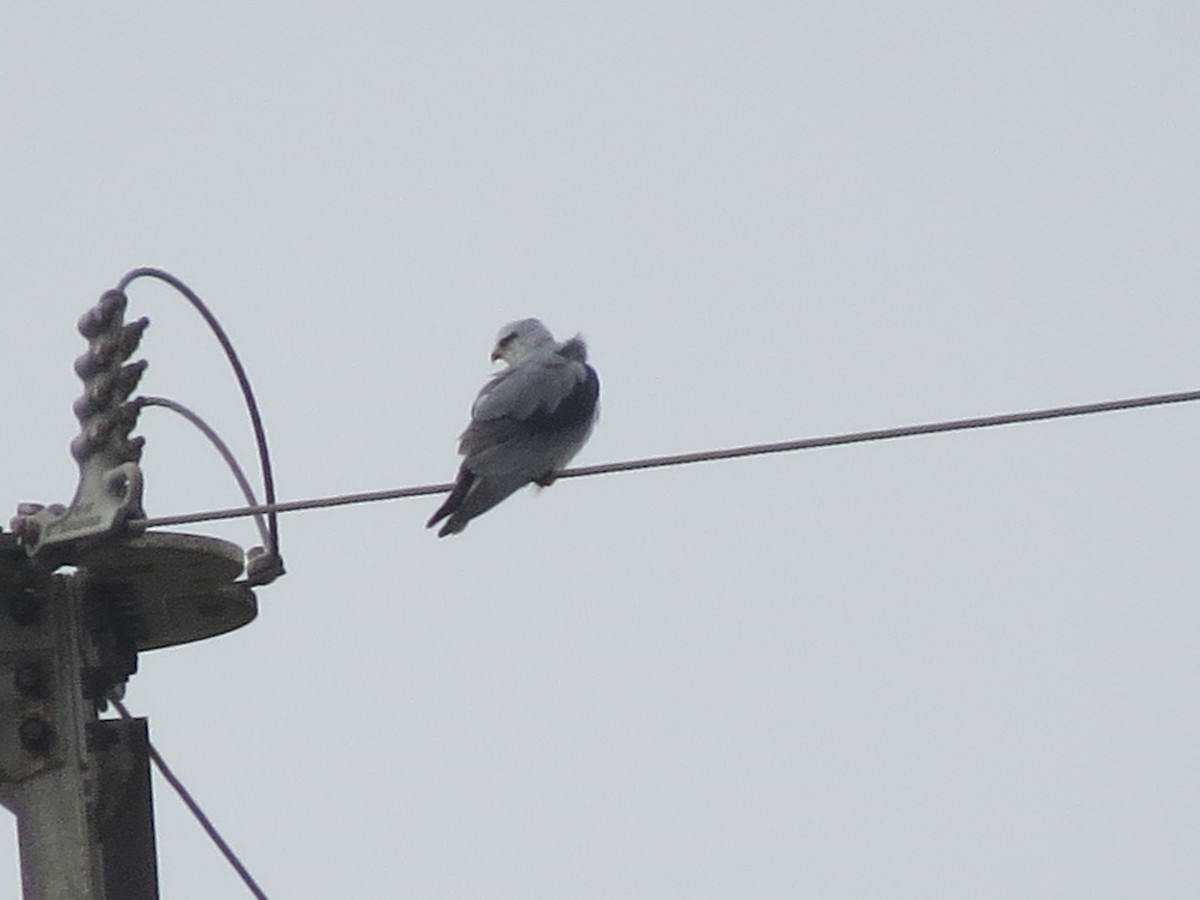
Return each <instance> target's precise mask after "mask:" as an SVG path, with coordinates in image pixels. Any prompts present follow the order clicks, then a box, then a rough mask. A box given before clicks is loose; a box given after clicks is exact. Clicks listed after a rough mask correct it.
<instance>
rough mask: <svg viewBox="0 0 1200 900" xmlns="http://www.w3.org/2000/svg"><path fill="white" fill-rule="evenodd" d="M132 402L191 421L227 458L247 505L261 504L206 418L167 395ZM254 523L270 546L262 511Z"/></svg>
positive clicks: (225, 445)
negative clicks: (166, 411) (161, 409)
mask: <svg viewBox="0 0 1200 900" xmlns="http://www.w3.org/2000/svg"><path fill="white" fill-rule="evenodd" d="M132 404H133V406H134V407H136V408H138V409H140V408H142V407H145V406H158V407H162V408H163V409H169V410H171V412H174V413H178V414H179V415H181V416H183V418H185V419H187V420H188V421H189V422H191V423H192V424H193V425H194V426H196V428H197V429H199V430H200V433H201V434H203V435H204V436H205V437H206V438H208V440H209V442H210V443H211V444H212V445H213V446H214V447H215V448H216V449H217V452H218V453H220V454H221V458H222V459H223V460H225V465H227V466H228V467H229V470H230V471H231V472H232V473H233V478H234V480H235V481H236V482H237V483H238V487H239V488H241V491H242V496H243V497H245V498H246V503H247V505H249V506H251V507H255V506H258V505H259V503H258V498H256V497H255V496H254V488H252V487H250V482H249V481H248V480H247V479H246V473H245V472H243V471H242V467H241V466H240V465H239V464H238V461H237V457H235V456H234V455H233V452H232V451H231V450H230V449H229V446H228V445H227V444H226V443H225V442H224V441H223V440H221V436H220V435H219V434H217V432H216V431H215V430H213V428H212V426H210V425H209V424H208V423H207V422H205V421H204V419H202V418H200V416H198V415H197V414H196V413H194V412H192V411H191V410H190V409H188V407H186V406H184V405H183V404H182V403H177V402H176V401H174V400H171V399H169V398H167V397H137V398H135V399H134V400H133V401H132ZM254 524H255V525H256V526H257V528H258V536H259V538H260V539H261V540H262V542H263V546H265V547H269V546H270V545H271V538H270V536H269V534H268V532H267V525H266V522H265V521H264V520H263V515H262V513H256V514H254Z"/></svg>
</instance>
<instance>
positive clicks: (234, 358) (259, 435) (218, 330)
mask: <svg viewBox="0 0 1200 900" xmlns="http://www.w3.org/2000/svg"><path fill="white" fill-rule="evenodd" d="M139 278H156V279H158V280H159V281H162V282H164V283H166V284H169V285H170V286H171V287H173V288H175V290H177V291H179V293H180V294H182V295H183V296H184V298H186V299H187V301H188V302H189V303H191V304H192V306H193V307H195V309H196V311H197V312H198V313H200V315H201V316H202V317H203V318H204V321H205V322H207V323H208V327H209V328H210V329H212V332H213V334H214V335H215V336H216V338H217V341H218V342H219V343H220V344H221V348H222V349H223V350H224V351H225V356H226V357H227V358H228V360H229V364H230V366H232V367H233V372H234V375H235V376H236V377H237V380H238V385H239V387H240V388H241V390H242V397H243V398H244V400H245V403H246V410H247V412H248V413H249V414H250V424H251V425H252V427H253V428H254V440H255V442H256V443H257V445H258V459H259V464H260V466H261V468H262V479H263V494H264V496H265V498H266V501H267V502H266V506H267V507H268V508H267V509H266V510H265V512H266V516H267V524H268V530H269V532H270V541H269V542H268V543H267V546H266V550H267V552H268V553H269V554H271V555H272V556H274V557H275V558H276V561H277V566H278V570H279V572H280V573H282V570H283V565H282V558H281V557H280V555H279V521H278V518H277V516H276V514H275V511H274V510H273V509H270V508H269V507H270V506H272V505H273V504H274V503H275V475H274V473H273V471H272V469H271V453H270V450H269V449H268V447H267V434H266V429H265V428H264V427H263V423H262V415H261V414H260V413H259V410H258V401H257V400H256V399H255V397H254V389H253V388H252V387H251V386H250V377H249V376H248V375H247V374H246V370H245V368H244V367H243V366H242V362H241V360H240V359H239V358H238V355H237V351H236V350H234V349H233V342H232V341H230V340H229V336H228V335H227V334H226V333H225V329H224V328H222V327H221V323H220V322H218V321H217V317H216V316H214V315H213V314H212V312H211V311H210V310H209V308H208V307H207V306H206V305H205V303H204V301H203V300H201V299H200V297H199V295H197V294H196V292H195V291H193V290H192V289H191V288H190V287H188V286H187V285H186V284H184V282H182V281H180V280H179V279H178V278H176V277H175V276H174V275H172V274H171V273H170V272H166V271H164V270H162V269H157V268H154V267H151V266H143V267H141V268H137V269H133V270H131V271H129V272H126V273H125V275H124V276H123V277H122V278H121V280H120V281H118V282H117V290H119V291H122V292H124V291H125V290H126V288H128V287H129V285H130V284H131V283H133V282H134V281H136V280H137V279H139Z"/></svg>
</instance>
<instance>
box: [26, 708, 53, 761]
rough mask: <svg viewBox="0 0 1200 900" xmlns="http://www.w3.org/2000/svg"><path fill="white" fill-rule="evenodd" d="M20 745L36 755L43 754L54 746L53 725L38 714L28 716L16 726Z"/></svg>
mask: <svg viewBox="0 0 1200 900" xmlns="http://www.w3.org/2000/svg"><path fill="white" fill-rule="evenodd" d="M17 734H18V736H19V737H20V738H21V746H22V747H24V748H25V749H26V750H28V751H29V752H30V753H33V754H35V755H36V756H45V755H46V754H47V753H49V752H50V748H51V747H53V746H54V726H53V725H51V724H50V723H49V722H47V721H46V720H45V719H43V718H41V717H40V716H29V717H28V718H27V719H24V720H23V721H22V722H21V725H20V727H18V728H17Z"/></svg>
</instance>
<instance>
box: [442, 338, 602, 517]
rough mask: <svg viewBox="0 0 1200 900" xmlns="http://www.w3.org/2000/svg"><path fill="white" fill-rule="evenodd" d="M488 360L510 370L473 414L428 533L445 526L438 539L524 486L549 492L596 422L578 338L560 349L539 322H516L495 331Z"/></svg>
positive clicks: (596, 392) (594, 395)
mask: <svg viewBox="0 0 1200 900" xmlns="http://www.w3.org/2000/svg"><path fill="white" fill-rule="evenodd" d="M492 359H493V360H497V359H502V360H504V361H505V362H506V363H508V368H507V369H505V370H503V371H502V372H499V373H498V374H496V375H494V376H493V377H492V379H491V380H490V381H489V382H488V383H487V384H485V385H484V386H483V389H482V390H481V391H480V392H479V396H478V397H476V398H475V403H474V405H473V406H472V407H471V424H470V425H468V426H467V430H466V431H464V432H463V433H462V437H461V438H460V439H459V444H458V452H459V453H460V454H461V455H462V456H463V462H462V465H461V466H460V467H459V470H458V477H457V479H456V480H455V484H454V489H453V490H451V491H450V494H449V496H447V497H446V500H445V502H444V503H442V505H441V506H440V507H438V510H437V512H435V513H434V514H433V516H432V517H431V518H430V519H429V522H428V524H427V526H426V527H429V528H432V527H433V526H434V525H436V524H437V523H438V522H440V521H442V520H443V519H445V520H446V523H445V524H444V525H443V526H442V527H441V529H440V530H439V531H438V537H444V536H445V535H447V534H457V533H458V532H460V531H462V530H463V529H464V528H466V527H467V523H468V522H470V521H471V519H473V518H475V517H476V516H478V515H480V514H481V513H485V512H487V511H488V510H489V509H491V508H492V507H493V506H495V505H496V504H497V503H499V502H500V501H501V500H503V499H504V498H505V497H507V496H509V495H510V494H512V493H513V492H515V491H517V490H519V489H521V488H522V487H524V486H525V485H527V484H529V483H530V482H535V483H537V484H539V485H541V486H542V487H548V486H549V485H551V484H552V483H553V482H554V479H555V478H556V477H557V476H558V473H559V472H560V471H562V469H563V468H564V467H565V466H566V465H567V463H568V462H570V461H571V458H572V457H574V456H575V454H576V453H578V452H579V449H580V448H581V447H582V446H583V445H584V443H585V442H586V441H587V439H588V436H589V435H590V434H591V432H592V426H593V425H594V424H595V421H596V415H597V412H598V410H599V405H598V401H599V396H600V381H599V379H598V378H597V376H596V370H595V369H593V368H592V367H591V366H589V365H588V363H587V345H586V344H585V343H584V342H583V338H581V337H579V336H578V335H576V336H575V337H573V338H571V340H569V341H565V342H563V343H562V344H559V343H557V342H556V341H555V340H554V336H553V335H552V334H551V333H550V332H549V331H548V330H547V329H546V326H545V325H543V324H542V323H541V322H540V321H538V320H537V319H522V320H520V321H518V322H512V323H510V324H508V325H505V326H504V327H503V328H501V329H500V333H499V334H498V335H497V336H496V346H495V348H494V349H493V350H492Z"/></svg>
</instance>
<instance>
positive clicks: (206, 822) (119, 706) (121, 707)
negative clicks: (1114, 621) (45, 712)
mask: <svg viewBox="0 0 1200 900" xmlns="http://www.w3.org/2000/svg"><path fill="white" fill-rule="evenodd" d="M109 702H110V703H112V705H113V706H114V707H116V710H117V712H119V713H120V714H121V718H123V719H132V718H133V715H132V714H131V713H130V712H129V710H128V709H127V708H126V706H125V704H124V703H122V702H121V701H120V700H116V699H113V698H109ZM146 750H147V752H148V753H149V755H150V760H151V762H153V763H154V765H155V767H156V768H157V769H158V771H159V773H160V774H161V775H162V777H163V778H164V779H166V782H167V784H169V785H171V787H172V788H174V790H175V793H177V794H178V795H179V799H181V800H182V801H183V803H184V805H185V806H186V807H187V808H188V809H189V810H190V811H191V813H192V815H193V816H195V817H196V821H197V822H199V823H200V827H201V828H203V829H204V833H205V834H207V835H208V837H209V839H210V840H211V841H212V842H213V843H214V844H216V846H217V849H218V850H220V851H221V855H222V856H224V857H225V859H226V861H227V862H228V863H229V864H230V865H231V866H233V870H234V871H235V872H237V873H238V875H239V876H240V877H241V879H242V882H243V883H244V884H245V885H246V887H247V888H248V889H249V890H250V893H252V894H253V895H254V896H255V897H256V898H258V900H267V895H266V894H265V893H264V892H263V889H262V888H261V887H259V886H258V882H257V881H255V880H254V876H253V875H251V874H250V871H249V870H248V869H247V868H246V867H245V865H243V864H242V861H241V860H240V859H239V858H238V855H237V854H236V853H234V852H233V848H232V847H230V846H229V843H228V842H227V841H226V840H225V838H223V837H222V836H221V833H220V832H219V831H217V827H216V826H215V825H213V823H212V820H211V819H210V818H209V817H208V816H207V815H205V813H204V810H202V809H201V808H200V804H199V803H197V802H196V799H195V798H194V797H193V796H192V793H191V791H189V790H188V789H187V788H186V787H185V786H184V784H183V782H182V781H180V780H179V777H178V776H177V775H176V774H175V773H174V772H173V771H171V767H170V766H168V765H167V763H166V760H164V759H163V758H162V754H160V753H159V752H158V750H156V749H155V747H154V744H152V743H150V742H149V741H147V742H146Z"/></svg>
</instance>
